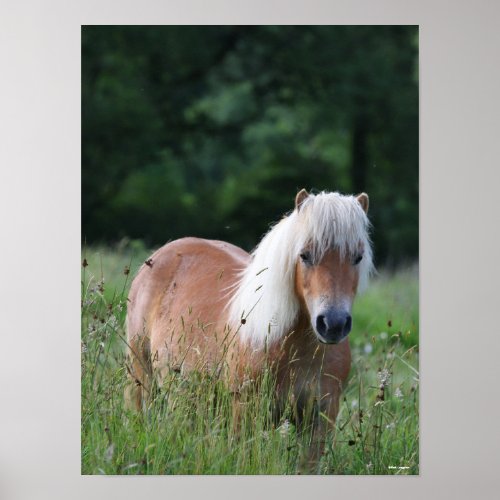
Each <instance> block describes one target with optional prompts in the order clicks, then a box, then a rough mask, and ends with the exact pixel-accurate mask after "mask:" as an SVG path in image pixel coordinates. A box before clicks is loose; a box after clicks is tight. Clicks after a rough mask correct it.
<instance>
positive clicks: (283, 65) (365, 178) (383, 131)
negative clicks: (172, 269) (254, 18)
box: [82, 26, 418, 267]
mask: <svg viewBox="0 0 500 500" xmlns="http://www.w3.org/2000/svg"><path fill="white" fill-rule="evenodd" d="M302 187H305V188H307V189H309V190H313V191H314V190H329V191H333V190H338V191H341V192H345V193H358V192H361V191H366V192H367V193H368V194H369V195H370V213H369V215H370V219H371V221H372V223H373V232H372V237H373V241H374V250H375V258H376V265H377V266H378V267H380V266H384V267H394V266H398V267H399V266H400V265H402V264H405V263H409V262H414V261H416V260H417V258H418V27H417V26H255V27H252V26H241V27H240V26H161V27H153V26H84V27H82V241H83V242H85V244H87V245H96V244H106V245H110V244H115V243H117V242H120V241H122V242H127V241H131V240H141V241H142V242H143V243H144V246H145V247H148V248H151V247H154V246H159V245H162V244H164V243H165V242H167V241H168V240H172V239H175V238H178V237H181V236H199V237H205V238H215V239H222V240H226V241H230V242H231V243H234V244H236V245H239V246H242V247H243V248H245V249H246V250H251V249H252V248H253V247H254V246H255V245H256V244H257V243H258V242H259V240H260V238H261V236H262V235H263V234H264V233H265V232H266V231H267V229H268V227H269V224H270V223H272V222H274V221H276V220H278V219H279V218H280V217H281V215H282V214H283V213H285V212H287V211H289V210H291V209H292V208H293V200H294V196H295V194H296V192H297V190H299V189H300V188H302Z"/></svg>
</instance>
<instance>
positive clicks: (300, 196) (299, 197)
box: [295, 189, 309, 210]
mask: <svg viewBox="0 0 500 500" xmlns="http://www.w3.org/2000/svg"><path fill="white" fill-rule="evenodd" d="M308 196H309V193H308V192H307V191H306V190H305V189H301V190H300V191H299V192H298V193H297V196H296V197H295V208H296V209H297V210H300V205H302V203H304V201H305V199H306V198H307V197H308Z"/></svg>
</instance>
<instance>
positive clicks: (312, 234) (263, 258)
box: [229, 192, 373, 348]
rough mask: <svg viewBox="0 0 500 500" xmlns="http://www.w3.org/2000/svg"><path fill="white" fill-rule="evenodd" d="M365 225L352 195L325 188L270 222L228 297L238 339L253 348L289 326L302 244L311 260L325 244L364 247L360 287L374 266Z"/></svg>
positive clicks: (352, 251)
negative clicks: (324, 190) (298, 258)
mask: <svg viewBox="0 0 500 500" xmlns="http://www.w3.org/2000/svg"><path fill="white" fill-rule="evenodd" d="M368 229H369V221H368V218H367V216H366V214H365V212H364V211H363V209H362V207H361V205H360V204H359V202H358V201H357V199H356V197H354V196H346V195H341V194H339V193H327V192H321V193H319V194H317V195H309V196H308V197H307V199H305V200H304V202H303V203H302V204H301V205H300V208H299V209H295V210H294V211H293V212H292V213H290V214H289V215H288V216H286V217H284V218H283V219H282V220H281V221H279V222H278V223H277V224H276V225H274V226H273V227H272V228H271V229H270V230H269V232H268V233H267V234H266V235H265V236H264V238H263V239H262V241H261V242H260V243H259V245H258V246H257V247H256V248H255V250H254V251H253V252H252V260H251V262H250V264H249V265H248V267H247V268H245V269H244V270H242V272H241V276H240V281H239V283H238V285H237V288H236V290H235V292H234V295H233V297H232V299H231V301H230V302H229V322H230V324H231V325H234V326H235V325H239V324H241V326H240V327H238V328H239V329H240V331H239V335H241V338H242V340H243V341H249V342H251V343H252V344H253V345H254V346H255V347H257V348H258V347H261V346H263V345H265V343H266V342H267V343H268V344H271V343H273V342H275V341H277V340H279V339H280V338H282V337H283V336H284V335H286V334H287V333H288V332H289V331H290V330H291V329H292V328H293V325H294V323H295V321H296V319H297V315H298V313H299V310H300V305H299V301H298V298H297V297H296V295H295V283H294V279H295V263H296V260H297V257H298V255H299V254H300V253H301V251H303V250H304V249H305V248H306V247H307V248H308V250H309V251H311V252H312V258H313V260H314V261H316V262H319V261H320V260H321V258H322V257H323V255H324V254H325V252H326V251H327V250H329V249H337V250H339V252H340V254H341V256H342V257H344V258H346V257H349V256H354V255H356V254H357V253H359V251H360V248H363V251H364V254H363V259H362V260H361V262H360V263H359V288H360V289H363V288H364V287H365V286H366V283H367V281H368V277H369V275H370V273H371V272H372V269H373V264H372V250H371V244H370V240H369V236H368ZM242 320H243V321H242Z"/></svg>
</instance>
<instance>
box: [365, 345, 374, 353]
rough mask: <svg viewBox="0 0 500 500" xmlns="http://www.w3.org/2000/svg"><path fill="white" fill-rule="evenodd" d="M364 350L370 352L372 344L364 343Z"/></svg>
mask: <svg viewBox="0 0 500 500" xmlns="http://www.w3.org/2000/svg"><path fill="white" fill-rule="evenodd" d="M364 351H365V354H370V353H371V352H372V351H373V346H372V345H371V344H365V347H364Z"/></svg>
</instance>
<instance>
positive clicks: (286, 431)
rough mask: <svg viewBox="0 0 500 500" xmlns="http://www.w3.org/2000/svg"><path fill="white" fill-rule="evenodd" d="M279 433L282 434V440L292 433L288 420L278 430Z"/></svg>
mask: <svg viewBox="0 0 500 500" xmlns="http://www.w3.org/2000/svg"><path fill="white" fill-rule="evenodd" d="M277 431H278V432H279V433H280V436H281V437H282V438H284V437H286V436H288V434H289V433H290V422H289V420H288V419H286V420H285V421H284V422H283V423H282V424H281V425H280V426H279V427H278V429H277Z"/></svg>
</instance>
